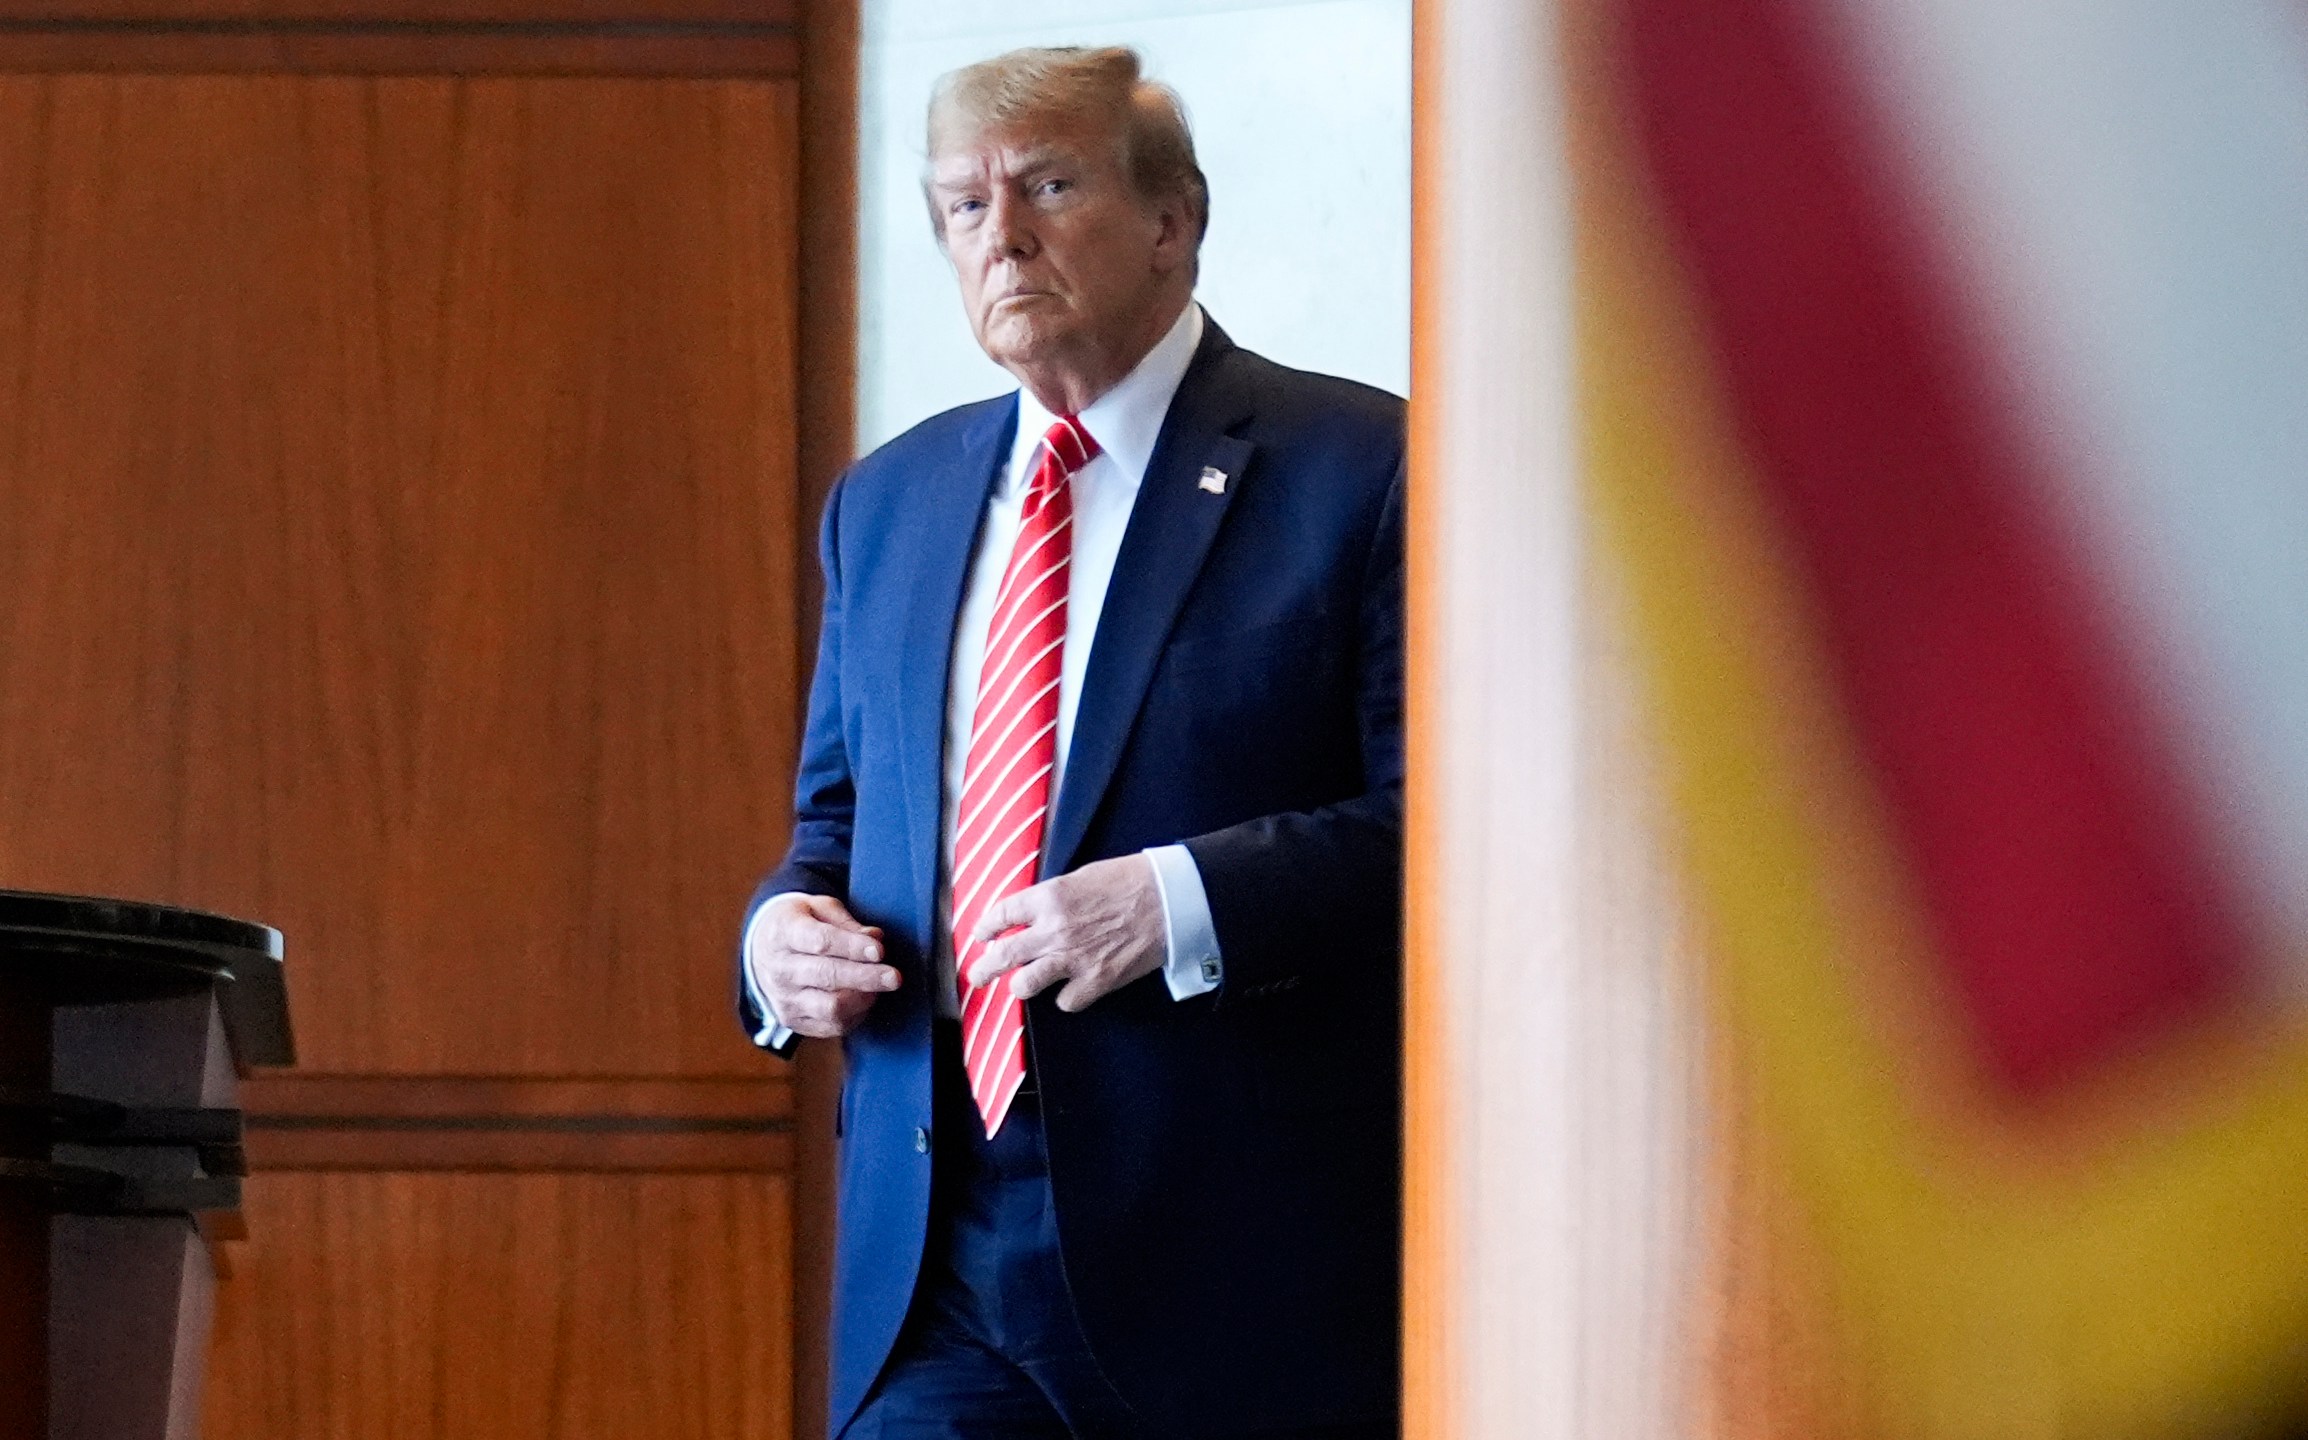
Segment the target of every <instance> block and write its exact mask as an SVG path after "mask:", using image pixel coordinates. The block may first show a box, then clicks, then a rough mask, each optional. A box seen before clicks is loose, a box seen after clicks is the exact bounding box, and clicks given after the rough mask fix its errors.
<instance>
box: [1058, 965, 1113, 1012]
mask: <svg viewBox="0 0 2308 1440" xmlns="http://www.w3.org/2000/svg"><path fill="white" fill-rule="evenodd" d="M1112 989H1113V987H1112V986H1111V985H1109V984H1108V983H1107V982H1106V977H1105V976H1103V975H1099V974H1096V973H1092V974H1087V975H1076V976H1074V977H1073V978H1072V979H1071V980H1069V981H1067V982H1066V988H1065V989H1063V990H1060V991H1059V992H1058V1008H1059V1009H1060V1010H1063V1011H1065V1012H1066V1013H1067V1014H1069V1015H1072V1014H1075V1013H1076V1012H1078V1011H1082V1010H1087V1009H1089V1008H1090V1007H1091V1006H1092V1005H1094V1004H1096V1003H1097V1002H1098V1001H1100V1000H1103V999H1105V998H1106V996H1107V994H1108V993H1110V992H1111V990H1112Z"/></svg>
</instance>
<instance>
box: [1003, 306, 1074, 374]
mask: <svg viewBox="0 0 2308 1440" xmlns="http://www.w3.org/2000/svg"><path fill="white" fill-rule="evenodd" d="M1055 318H1056V317H1054V316H1053V317H1041V316H1032V315H1010V316H999V317H996V319H995V321H994V323H993V324H991V325H989V326H987V327H986V333H985V337H984V339H983V340H982V342H981V343H982V344H983V346H984V348H985V352H986V354H987V355H988V356H989V357H990V358H991V359H992V360H993V362H994V363H995V364H997V365H1000V366H1002V367H1003V368H1004V369H1014V368H1016V367H1018V366H1020V365H1026V366H1033V365H1040V364H1045V363H1047V362H1048V361H1049V360H1050V359H1052V358H1053V357H1054V356H1056V355H1058V354H1060V353H1062V352H1063V350H1064V348H1065V344H1064V342H1065V337H1066V335H1067V333H1068V332H1069V329H1070V327H1067V326H1064V325H1060V324H1054V323H1052V321H1053V320H1055Z"/></svg>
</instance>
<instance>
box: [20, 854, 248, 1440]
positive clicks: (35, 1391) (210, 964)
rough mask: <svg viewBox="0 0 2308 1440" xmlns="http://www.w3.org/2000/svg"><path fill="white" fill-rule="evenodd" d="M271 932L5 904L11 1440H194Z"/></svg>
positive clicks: (117, 907) (188, 916) (114, 906)
mask: <svg viewBox="0 0 2308 1440" xmlns="http://www.w3.org/2000/svg"><path fill="white" fill-rule="evenodd" d="M280 952H281V944H280V937H279V935H278V934H277V933H275V932H273V931H271V930H267V929H265V928H264V927H263V926H257V925H248V924H244V923H242V922H239V921H232V920H225V919H222V918H220V917H216V916H209V915H200V914H197V913H195V912H190V911H182V910H168V909H163V908H161V907H157V906H144V905H127V904H122V903H119V902H113V901H94V900H78V899H71V898H65V897H57V896H39V895H23V894H18V893H15V892H8V891H0V1397H4V1398H0V1440H194V1437H196V1436H197V1435H198V1433H199V1425H200V1382H201V1376H202V1371H203V1368H204V1365H205V1361H206V1356H207V1347H208V1332H209V1323H210V1320H211V1318H212V1316H213V1315H214V1312H215V1298H216V1286H215V1269H214V1262H213V1259H212V1256H211V1254H210V1250H209V1240H208V1238H207V1237H209V1236H211V1235H216V1234H230V1233H235V1232H236V1231H237V1226H238V1211H239V1205H240V1176H241V1175H242V1174H243V1173H245V1170H246V1166H245V1164H244V1162H243V1160H242V1156H241V1149H240V1111H239V1109H238V1108H237V1104H236V1100H237V1090H238V1084H239V1072H238V1067H239V1066H240V1065H245V1064H286V1063H288V1062H289V1061H290V1060H291V1059H292V1058H293V1056H292V1053H291V1049H290V1043H289V1035H288V1025H287V1010H286V1007H285V1004H284V1003H283V993H282V989H281V983H280V982H281V974H280Z"/></svg>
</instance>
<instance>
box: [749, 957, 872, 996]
mask: <svg viewBox="0 0 2308 1440" xmlns="http://www.w3.org/2000/svg"><path fill="white" fill-rule="evenodd" d="M778 978H779V979H780V980H782V981H784V982H785V983H786V984H787V985H790V986H792V987H793V988H795V989H797V990H830V991H842V990H863V991H866V992H868V993H871V994H880V993H882V992H884V991H888V990H895V989H897V988H898V980H899V977H898V972H897V970H896V969H895V968H894V967H892V966H888V965H874V964H870V963H867V962H865V961H859V960H837V959H829V958H826V957H823V956H811V955H793V956H788V957H787V959H786V961H785V963H784V964H783V965H781V966H779V967H778Z"/></svg>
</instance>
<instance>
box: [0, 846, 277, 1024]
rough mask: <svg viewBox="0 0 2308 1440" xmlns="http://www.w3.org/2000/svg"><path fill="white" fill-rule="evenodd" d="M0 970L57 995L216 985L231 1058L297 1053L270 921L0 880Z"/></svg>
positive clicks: (92, 998)
mask: <svg viewBox="0 0 2308 1440" xmlns="http://www.w3.org/2000/svg"><path fill="white" fill-rule="evenodd" d="M0 974H6V975H7V976H9V978H11V979H13V980H15V981H17V982H18V983H19V984H23V985H27V986H29V987H30V988H32V989H34V990H36V991H39V992H41V993H43V994H44V995H45V996H46V997H47V998H48V999H49V1000H50V1001H51V1002H52V1003H55V1004H60V1005H74V1004H100V1003H104V1002H107V1001H119V1000H131V999H138V998H144V997H151V998H158V997H160V996H164V995H174V994H184V993H188V992H194V991H202V990H207V989H210V988H211V987H214V988H215V990H216V994H217V1004H218V1008H219V1009H220V1010H221V1011H222V1013H223V1016H224V1026H225V1034H226V1036H227V1037H228V1038H229V1039H230V1040H231V1042H232V1050H233V1058H234V1059H235V1060H236V1061H238V1062H239V1063H240V1064H243V1065H287V1064H291V1063H293V1062H294V1061H295V1059H296V1046H295V1042H294V1040H293V1038H292V1037H291V1035H290V1033H289V1018H288V990H287V987H286V985H285V983H284V981H283V979H282V973H281V935H280V932H279V931H278V930H275V929H273V928H272V927H271V926H269V925H258V924H254V923H252V922H250V921H247V920H234V919H231V918H230V917H228V916H224V915H211V914H208V913H206V912H205V911H200V910H183V909H178V908H176V907H175V906H170V905H150V904H145V903H143V902H140V901H132V900H103V899H95V898H92V897H89V896H82V895H41V894H34V893H32V892H30V891H24V890H0Z"/></svg>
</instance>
